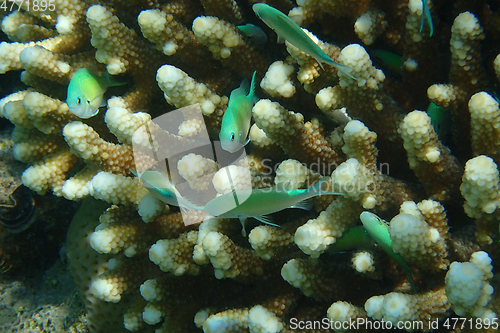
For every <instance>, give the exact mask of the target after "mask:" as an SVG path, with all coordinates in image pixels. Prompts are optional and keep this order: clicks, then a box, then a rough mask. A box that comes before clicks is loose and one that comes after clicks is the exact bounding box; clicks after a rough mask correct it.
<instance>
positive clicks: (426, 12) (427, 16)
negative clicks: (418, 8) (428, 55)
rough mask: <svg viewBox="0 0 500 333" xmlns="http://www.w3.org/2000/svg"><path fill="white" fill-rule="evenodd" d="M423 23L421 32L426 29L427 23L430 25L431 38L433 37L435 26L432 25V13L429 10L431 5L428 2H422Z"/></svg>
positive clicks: (425, 0) (424, 0) (423, 0)
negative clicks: (425, 23)
mask: <svg viewBox="0 0 500 333" xmlns="http://www.w3.org/2000/svg"><path fill="white" fill-rule="evenodd" d="M422 11H423V14H422V23H421V24H420V32H422V29H423V28H424V22H425V21H427V24H428V25H429V30H430V32H429V36H430V37H432V35H433V34H434V25H433V24H432V16H431V11H430V9H429V4H428V3H427V0H422Z"/></svg>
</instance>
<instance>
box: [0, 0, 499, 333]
mask: <svg viewBox="0 0 500 333" xmlns="http://www.w3.org/2000/svg"><path fill="white" fill-rule="evenodd" d="M255 2H256V1H253V0H252V1H244V0H238V1H234V0H200V1H198V0H172V1H163V0H153V1H100V0H95V1H84V0H50V1H49V0H47V1H44V2H38V5H36V6H35V3H36V2H35V1H31V2H27V1H24V2H23V3H22V5H20V6H18V5H17V4H16V5H15V6H13V8H12V9H10V10H9V9H8V8H9V7H7V10H4V11H2V12H0V17H1V18H2V24H1V29H2V31H3V33H4V34H5V36H6V38H4V39H5V40H4V41H3V42H2V43H0V72H1V73H3V74H4V73H7V72H17V73H19V74H20V80H21V82H22V83H23V84H24V88H22V89H16V91H14V92H13V93H11V94H9V95H7V96H4V97H3V99H1V100H0V117H4V118H6V119H8V120H9V121H10V122H11V123H12V124H13V125H14V129H13V130H12V139H13V140H14V142H15V148H14V157H15V158H16V159H18V160H19V161H22V162H25V163H26V170H25V171H24V173H23V176H22V181H23V183H24V185H26V186H27V187H29V188H30V189H31V190H33V191H35V192H37V193H38V194H39V195H46V194H49V193H52V194H54V195H56V196H62V197H64V198H66V199H68V200H73V201H83V203H82V207H81V209H80V211H79V213H77V215H76V216H75V217H74V219H73V221H72V223H71V227H70V230H69V233H68V239H67V250H68V257H69V259H70V260H69V262H70V268H71V270H72V272H73V274H74V277H75V281H76V284H77V286H78V288H79V290H80V292H81V295H82V297H83V298H84V300H85V302H86V306H87V319H88V323H89V327H90V328H91V330H92V331H93V332H127V331H133V332H197V331H201V330H203V331H204V332H235V331H239V332H291V331H294V332H306V331H307V332H322V331H327V327H325V326H322V327H317V326H314V325H317V323H318V322H317V321H321V320H322V319H324V318H325V319H328V322H331V323H334V322H336V321H348V320H360V321H363V322H365V323H366V325H365V326H363V327H359V329H361V330H365V329H367V328H369V327H370V326H369V324H373V323H375V321H378V320H382V319H383V320H384V321H386V322H391V323H394V325H395V324H396V323H397V322H417V321H419V322H422V323H423V326H421V327H420V326H417V327H414V328H413V330H417V331H418V330H420V331H429V330H431V329H433V328H435V327H433V326H432V324H433V323H434V322H435V321H436V320H437V319H443V318H450V316H453V313H455V314H456V315H458V316H460V317H465V318H470V319H471V320H473V321H474V322H476V321H475V320H476V319H477V318H481V319H482V320H483V322H486V319H492V318H496V317H497V315H498V313H499V311H500V309H499V308H498V305H499V304H500V303H499V297H498V293H497V292H494V291H495V290H496V289H497V288H498V287H499V286H498V285H497V283H498V282H497V280H495V279H492V277H493V275H495V274H496V271H498V270H497V269H495V268H496V267H497V265H496V263H497V261H498V260H499V259H500V251H499V250H500V249H499V241H500V237H499V231H498V230H499V229H498V224H499V222H500V213H499V212H500V210H499V209H497V208H498V206H499V204H500V199H499V198H500V176H499V171H498V163H499V162H500V160H499V156H500V133H499V128H500V109H499V104H498V101H497V92H496V89H497V88H498V86H499V84H500V83H499V79H500V55H499V53H500V47H499V46H498V45H499V44H498V36H499V33H500V11H499V8H498V6H490V4H491V3H492V2H490V1H472V0H470V1H467V0H464V1H449V0H435V1H427V4H428V6H429V7H430V12H431V15H432V18H433V23H434V34H433V35H432V36H430V33H429V27H428V25H427V23H426V24H424V26H423V29H421V24H420V23H421V20H422V15H423V12H424V11H423V8H422V1H421V0H396V1H378V0H360V1H342V0H301V1H297V6H296V5H295V3H294V2H291V1H288V0H269V1H267V3H268V4H270V5H272V6H274V7H276V8H278V9H280V10H282V11H283V12H285V14H288V13H289V12H290V16H292V17H293V18H294V20H295V21H300V24H301V25H302V26H303V27H304V28H307V31H306V33H307V35H308V36H310V38H312V39H313V40H314V41H315V42H316V43H317V44H318V45H319V47H320V48H322V49H323V50H324V52H325V53H326V54H328V55H329V56H330V57H331V58H332V59H333V60H335V61H337V62H339V63H341V64H343V65H345V66H349V67H350V70H349V72H350V74H351V75H353V76H354V77H355V78H356V79H353V78H352V77H350V76H349V75H347V74H346V73H344V72H342V71H338V70H337V69H336V68H335V67H332V66H329V65H327V64H319V63H318V62H316V61H315V60H314V59H313V58H312V57H311V56H310V55H308V54H307V53H305V52H303V50H300V49H299V48H297V47H295V46H293V45H292V44H290V43H288V42H287V43H286V45H281V44H276V43H275V41H276V36H275V34H274V32H273V31H271V30H270V29H269V28H268V27H267V26H265V25H264V23H263V22H262V21H260V20H259V19H258V18H257V17H256V16H255V14H254V13H253V11H252V9H251V5H253V4H254V3H255ZM44 4H45V5H46V6H45V7H44ZM18 7H19V8H18ZM2 10H3V9H2ZM242 23H251V24H255V25H259V26H260V27H261V28H262V29H263V30H264V32H265V33H266V34H267V37H268V38H267V42H266V44H265V45H261V44H258V43H256V42H255V40H254V39H252V38H250V37H248V36H246V35H244V34H243V32H242V30H240V29H239V28H238V27H237V25H238V24H242ZM380 51H385V53H384V52H380ZM387 51H389V52H391V53H390V54H389V55H388V54H387ZM381 54H382V55H381ZM383 54H385V55H386V56H383ZM497 55H498V56H497ZM86 67H90V68H92V69H93V71H95V72H96V73H99V74H101V75H102V74H104V72H105V71H107V72H108V74H110V75H112V76H115V78H116V80H117V81H118V82H121V83H124V84H122V85H120V86H116V87H111V88H109V89H108V91H107V92H106V93H105V95H104V100H105V101H106V106H102V107H101V108H100V110H99V113H98V114H97V115H96V116H95V117H92V118H89V119H80V118H78V117H77V116H76V115H74V114H73V113H71V112H70V110H69V107H68V105H67V104H66V89H67V86H68V83H69V82H70V80H71V78H72V76H73V75H74V73H75V72H76V71H77V70H78V69H80V68H86ZM323 67H324V68H323ZM254 71H257V80H258V84H257V86H259V87H260V88H258V89H257V96H258V97H259V98H261V100H260V101H259V102H257V103H256V104H255V106H254V107H253V111H252V113H253V117H252V119H253V120H252V122H253V123H254V124H253V126H252V129H251V131H250V135H249V137H250V139H251V142H250V144H249V145H247V146H246V148H245V149H246V153H247V155H246V157H245V156H244V158H241V159H239V160H237V161H236V162H234V164H233V165H231V166H227V167H226V165H222V164H220V161H219V163H217V162H218V161H217V159H216V158H215V157H214V156H213V155H212V156H209V155H210V154H208V155H207V154H205V155H204V154H201V153H200V152H199V151H189V152H185V153H184V152H183V153H182V154H180V156H176V157H175V158H176V160H175V161H176V163H175V164H171V167H172V166H173V168H177V169H178V170H177V172H178V177H180V178H182V179H183V180H185V182H186V184H188V186H189V187H190V188H191V189H192V190H193V191H198V192H200V191H213V193H216V192H219V193H221V194H222V193H227V192H228V191H230V190H231V186H230V185H231V184H229V183H228V182H227V174H230V175H231V178H232V179H233V180H234V181H235V182H236V183H237V184H240V185H241V186H243V184H246V183H250V184H251V186H252V187H253V188H265V187H270V186H273V185H276V186H278V187H281V188H287V189H306V188H308V187H311V186H312V184H314V183H315V182H317V181H318V180H320V179H322V178H323V177H325V176H326V177H328V178H327V179H326V182H325V183H324V184H326V185H327V187H328V189H327V190H329V191H330V190H331V191H336V192H338V193H340V194H341V195H338V196H331V195H325V196H319V197H315V198H314V199H313V200H312V203H313V205H312V206H313V209H312V210H311V211H308V212H307V211H303V210H292V209H288V210H284V211H281V212H278V213H276V214H273V218H274V220H275V222H276V223H277V224H279V225H280V227H275V226H271V225H260V222H256V221H253V220H249V221H248V222H247V226H246V229H247V234H248V237H243V236H242V233H241V226H240V223H239V222H238V221H237V219H223V218H209V217H207V216H205V215H204V214H203V212H200V211H191V212H187V213H186V212H180V211H179V209H178V208H177V207H175V206H170V207H169V206H167V205H166V204H165V203H163V202H161V201H160V200H158V198H157V197H155V196H154V195H152V194H151V193H150V192H149V191H148V190H147V188H146V187H145V185H144V184H143V183H141V181H140V180H139V179H138V178H135V177H134V175H133V173H132V172H131V170H138V171H144V170H147V169H155V168H157V167H159V166H158V162H157V161H156V160H155V159H154V158H152V157H151V156H148V155H147V154H138V153H137V151H135V150H134V148H135V147H137V146H139V147H144V146H147V145H148V144H151V143H152V144H153V145H156V147H160V148H158V149H157V150H156V151H155V153H165V154H166V156H170V157H171V156H172V154H171V152H170V150H175V149H177V150H176V151H177V152H179V151H181V152H182V150H178V149H181V148H183V147H184V148H185V147H191V146H190V144H191V143H192V142H193V140H194V138H199V137H200V136H203V135H204V134H203V133H207V134H208V137H209V138H210V139H211V140H212V141H216V140H217V139H218V133H219V130H220V126H221V122H222V117H223V115H224V112H225V110H226V108H227V106H228V100H229V96H230V93H231V91H232V90H233V89H235V88H237V87H238V86H239V84H240V82H241V80H242V79H243V78H247V79H250V77H251V75H252V73H253V72H254ZM430 101H432V102H434V103H435V104H436V105H437V106H439V107H441V109H440V110H441V111H440V112H441V113H440V114H439V115H437V116H436V115H431V116H430V115H428V114H427V113H426V112H425V110H426V109H427V107H428V105H429V102H430ZM193 104H198V106H197V107H196V108H197V110H199V112H200V114H201V115H202V117H203V119H202V118H201V116H200V117H199V118H196V117H195V118H193V117H189V111H184V113H183V115H185V116H186V119H185V121H181V124H180V125H179V127H178V130H176V131H174V132H166V131H164V130H163V129H162V128H160V127H159V126H158V124H156V123H154V122H152V120H153V119H155V118H157V117H159V116H161V115H163V114H168V113H169V112H171V111H173V110H175V109H178V108H182V107H186V106H190V105H193ZM144 128H147V131H146V130H144ZM445 129H446V130H445ZM134 133H136V134H135V135H134ZM148 135H149V136H148ZM167 138H168V139H169V140H172V141H170V142H175V144H173V145H171V146H168V147H167V146H162V145H161V143H162V140H164V139H167ZM163 150H165V151H163ZM167 150H168V151H169V153H167V152H166V151H167ZM186 150H188V149H187V148H186ZM178 155H179V154H178ZM238 156H239V155H238ZM248 170H249V172H248ZM171 171H172V170H171ZM224 175H226V176H224ZM240 185H238V186H240ZM96 199H97V200H96ZM363 210H370V211H372V212H374V213H375V214H377V215H378V216H380V217H381V218H383V219H385V220H386V221H390V225H389V233H390V237H391V239H392V247H393V250H394V251H395V252H397V253H399V254H400V255H401V256H402V258H403V259H404V260H405V261H406V262H407V263H408V265H409V266H410V268H411V270H412V276H413V279H414V280H415V283H416V286H417V292H416V293H415V292H413V291H412V289H411V285H410V283H409V281H408V275H407V273H408V272H405V271H404V270H403V268H402V267H401V266H399V265H398V264H397V263H396V262H395V261H393V260H392V259H391V258H390V257H389V256H388V255H387V254H386V252H385V251H383V250H382V249H381V248H380V247H378V246H376V245H375V244H374V243H373V241H370V240H369V239H368V241H365V242H363V244H358V245H355V246H351V247H348V248H347V249H344V250H342V251H341V252H336V250H335V249H336V247H335V245H336V243H337V242H338V244H337V245H339V246H340V244H345V243H344V241H345V239H343V238H342V235H349V234H351V235H352V233H350V232H348V231H350V230H351V229H350V228H352V227H354V226H356V225H357V224H359V214H360V213H361V212H362V211H363ZM202 220H203V222H201V223H197V222H200V221H202ZM346 237H347V236H346ZM340 240H342V241H340ZM343 246H344V245H343ZM479 250H480V251H479ZM473 253H474V254H473ZM464 292H466V293H467V296H464V295H463V293H464ZM299 323H300V325H299ZM443 323H449V324H452V322H449V321H448V322H447V321H441V322H440V324H439V325H443ZM484 328H488V327H486V326H485V327H484ZM406 329H408V327H406ZM490 329H491V328H490ZM455 331H457V332H458V331H460V330H457V329H455ZM462 331H467V329H462Z"/></svg>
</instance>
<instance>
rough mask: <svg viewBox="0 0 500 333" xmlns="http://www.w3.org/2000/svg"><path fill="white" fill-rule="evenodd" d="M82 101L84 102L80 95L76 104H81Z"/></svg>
mask: <svg viewBox="0 0 500 333" xmlns="http://www.w3.org/2000/svg"><path fill="white" fill-rule="evenodd" d="M81 102H82V99H81V98H80V96H78V97H77V98H76V104H78V105H80V103H81Z"/></svg>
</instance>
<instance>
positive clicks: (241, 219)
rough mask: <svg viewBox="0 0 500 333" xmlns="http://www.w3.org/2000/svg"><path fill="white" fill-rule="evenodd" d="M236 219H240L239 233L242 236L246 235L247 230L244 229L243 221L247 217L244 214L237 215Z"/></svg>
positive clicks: (244, 221)
mask: <svg viewBox="0 0 500 333" xmlns="http://www.w3.org/2000/svg"><path fill="white" fill-rule="evenodd" d="M238 219H239V220H240V223H241V228H242V229H241V235H242V236H243V237H246V236H247V230H246V229H245V223H246V221H247V217H246V216H238Z"/></svg>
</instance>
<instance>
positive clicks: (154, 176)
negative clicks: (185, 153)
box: [130, 170, 203, 211]
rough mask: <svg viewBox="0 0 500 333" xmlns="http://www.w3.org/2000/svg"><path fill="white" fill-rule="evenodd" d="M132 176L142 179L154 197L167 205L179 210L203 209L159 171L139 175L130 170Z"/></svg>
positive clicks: (148, 171)
mask: <svg viewBox="0 0 500 333" xmlns="http://www.w3.org/2000/svg"><path fill="white" fill-rule="evenodd" d="M130 171H131V172H132V173H133V174H134V176H136V177H138V178H139V179H140V180H142V181H143V184H144V187H146V188H147V189H148V191H149V193H151V194H152V195H153V196H154V197H155V198H157V199H159V200H161V201H163V202H164V203H166V204H168V205H173V206H178V207H179V208H181V210H184V211H186V210H203V207H201V206H197V205H195V204H193V203H192V202H190V201H189V200H187V199H186V198H184V197H183V196H182V195H181V194H180V193H179V191H177V189H176V188H175V187H174V185H172V183H171V182H170V179H169V178H168V177H167V176H166V175H165V174H164V173H162V172H161V171H150V170H147V171H144V172H142V173H141V174H140V175H139V174H138V173H137V172H136V171H134V170H130Z"/></svg>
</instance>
